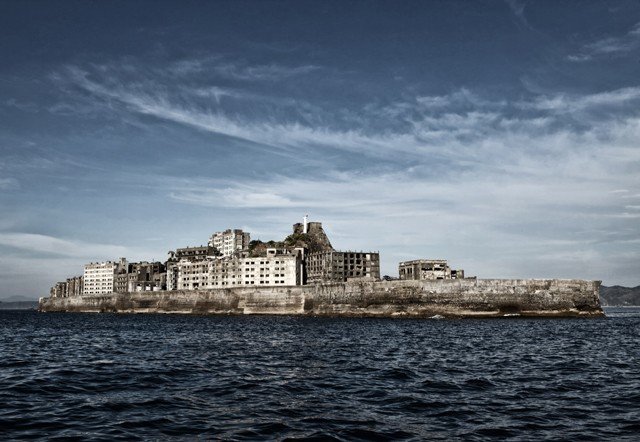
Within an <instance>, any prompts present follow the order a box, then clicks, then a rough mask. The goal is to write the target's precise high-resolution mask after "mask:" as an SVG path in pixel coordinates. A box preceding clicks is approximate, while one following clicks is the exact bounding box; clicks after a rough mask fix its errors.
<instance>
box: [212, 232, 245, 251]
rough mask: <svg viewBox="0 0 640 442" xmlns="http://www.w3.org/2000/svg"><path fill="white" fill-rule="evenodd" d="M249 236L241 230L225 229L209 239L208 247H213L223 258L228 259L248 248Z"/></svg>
mask: <svg viewBox="0 0 640 442" xmlns="http://www.w3.org/2000/svg"><path fill="white" fill-rule="evenodd" d="M250 241H251V235H250V234H249V233H247V232H243V231H242V230H241V229H227V230H225V231H224V232H216V233H214V234H213V235H211V238H209V247H215V248H216V249H217V250H218V251H219V252H220V253H221V254H222V256H224V257H229V256H232V255H233V254H235V253H236V252H239V251H241V250H245V249H248V248H249V242H250Z"/></svg>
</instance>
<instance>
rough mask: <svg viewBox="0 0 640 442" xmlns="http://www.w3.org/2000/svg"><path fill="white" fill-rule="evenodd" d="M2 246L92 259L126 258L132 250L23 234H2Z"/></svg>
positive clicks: (0, 244) (0, 240)
mask: <svg viewBox="0 0 640 442" xmlns="http://www.w3.org/2000/svg"><path fill="white" fill-rule="evenodd" d="M0 246H5V247H12V248H15V249H19V250H23V251H27V252H34V253H50V254H54V255H60V256H70V257H76V258H77V257H80V258H91V257H96V258H97V257H102V256H108V257H112V258H115V257H119V256H125V254H126V253H127V252H129V251H130V250H129V249H127V248H126V247H122V246H116V245H108V244H93V243H85V242H80V241H71V240H66V239H61V238H56V237H53V236H48V235H41V234H35V233H21V232H0Z"/></svg>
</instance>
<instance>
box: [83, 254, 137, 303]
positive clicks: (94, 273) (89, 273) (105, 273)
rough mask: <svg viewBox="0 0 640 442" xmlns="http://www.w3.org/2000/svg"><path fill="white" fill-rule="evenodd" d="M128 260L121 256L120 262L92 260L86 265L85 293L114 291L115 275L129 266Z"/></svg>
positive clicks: (97, 293) (100, 293) (98, 293)
mask: <svg viewBox="0 0 640 442" xmlns="http://www.w3.org/2000/svg"><path fill="white" fill-rule="evenodd" d="M127 265H128V264H127V260H126V259H125V258H120V261H119V262H113V261H106V262H92V263H90V264H86V265H85V266H84V275H83V280H84V288H83V291H82V293H83V294H84V295H102V294H105V293H113V291H114V289H115V285H114V282H115V276H116V274H118V273H120V271H121V270H122V269H123V268H124V269H126V267H127Z"/></svg>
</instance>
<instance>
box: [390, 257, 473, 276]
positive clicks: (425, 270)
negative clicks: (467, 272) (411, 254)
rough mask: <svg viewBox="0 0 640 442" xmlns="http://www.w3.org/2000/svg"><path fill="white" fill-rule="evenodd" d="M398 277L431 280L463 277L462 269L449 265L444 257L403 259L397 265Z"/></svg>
mask: <svg viewBox="0 0 640 442" xmlns="http://www.w3.org/2000/svg"><path fill="white" fill-rule="evenodd" d="M398 273H399V275H400V279H405V280H406V279H409V280H433V279H463V278H464V270H461V269H460V270H454V269H451V267H449V264H447V260H446V259H416V260H413V261H404V262H401V263H400V264H399V265H398Z"/></svg>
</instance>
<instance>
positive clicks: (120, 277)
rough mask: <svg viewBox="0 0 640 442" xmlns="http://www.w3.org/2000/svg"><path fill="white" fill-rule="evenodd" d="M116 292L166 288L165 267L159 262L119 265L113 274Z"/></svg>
mask: <svg viewBox="0 0 640 442" xmlns="http://www.w3.org/2000/svg"><path fill="white" fill-rule="evenodd" d="M113 286H114V288H113V291H114V292H116V293H129V292H141V291H149V290H152V291H159V290H164V289H166V286H167V273H166V267H165V265H164V264H163V263H161V262H146V261H142V262H134V263H128V264H126V265H121V266H120V267H119V268H118V271H117V273H116V275H115V276H114V284H113Z"/></svg>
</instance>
